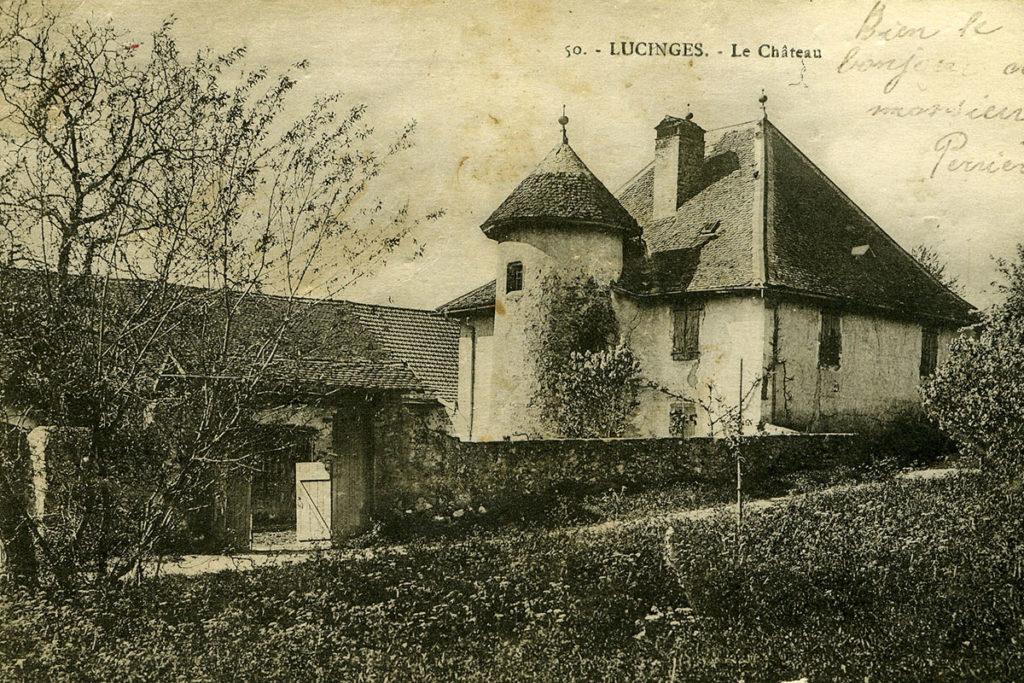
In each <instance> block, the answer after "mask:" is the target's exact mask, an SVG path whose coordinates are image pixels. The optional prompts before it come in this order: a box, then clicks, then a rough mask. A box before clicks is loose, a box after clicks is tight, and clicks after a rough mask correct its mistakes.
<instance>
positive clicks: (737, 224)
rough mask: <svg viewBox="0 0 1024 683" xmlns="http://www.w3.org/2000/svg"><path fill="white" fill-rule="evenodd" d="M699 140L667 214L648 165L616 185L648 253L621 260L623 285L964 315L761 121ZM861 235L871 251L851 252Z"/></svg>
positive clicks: (961, 304) (961, 305) (960, 305)
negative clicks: (698, 171)
mask: <svg viewBox="0 0 1024 683" xmlns="http://www.w3.org/2000/svg"><path fill="white" fill-rule="evenodd" d="M705 149H706V152H705V168H704V175H703V178H702V182H701V189H700V190H699V191H698V192H697V194H695V195H694V196H693V197H691V198H690V199H688V200H686V201H685V202H684V203H683V204H682V205H681V206H680V207H679V209H678V210H677V211H676V213H675V214H674V215H673V216H670V217H667V218H664V219H661V220H658V221H653V220H652V219H651V204H652V183H653V176H654V168H653V163H652V164H649V165H648V166H647V167H646V168H644V169H643V170H642V171H641V172H640V173H639V174H637V176H635V177H634V178H633V179H632V180H630V181H629V182H628V183H627V184H626V186H625V187H624V188H622V189H621V190H620V191H619V193H618V196H619V199H620V201H621V202H622V204H623V206H625V207H626V208H627V209H628V210H629V211H630V212H631V213H632V214H633V215H634V216H635V217H636V218H637V221H638V222H639V223H640V225H641V226H642V229H643V236H644V239H645V241H646V244H647V249H648V252H649V254H650V257H649V258H648V259H644V260H641V261H633V262H629V263H627V267H626V269H625V272H624V274H623V277H622V280H621V281H620V285H621V286H622V287H624V288H625V289H627V290H629V291H633V292H636V293H643V294H663V293H674V292H698V291H711V290H720V289H743V288H765V289H775V290H777V291H781V292H792V293H797V294H806V295H812V296H820V297H826V298H830V299H834V300H838V301H843V302H847V303H851V304H855V305H861V306H866V307H872V308H880V309H886V310H890V311H896V312H900V313H903V314H909V315H914V316H926V317H934V318H940V319H943V320H948V321H951V322H957V323H966V322H967V321H968V320H969V313H970V311H971V310H972V309H973V307H972V306H971V305H970V304H969V303H967V302H966V301H964V300H963V299H961V298H960V297H959V296H957V295H956V294H954V293H953V292H951V291H949V290H948V289H947V288H946V287H945V286H944V285H942V284H941V283H939V282H938V281H937V280H935V279H934V278H933V277H931V275H929V274H928V272H927V271H926V270H925V269H924V268H923V267H922V266H921V265H920V264H919V263H917V261H915V260H914V259H913V258H912V257H911V256H910V255H909V254H908V253H907V252H905V251H904V250H903V249H902V248H900V246H899V245H898V244H896V242H895V241H894V240H893V239H892V238H891V237H889V236H888V235H887V234H886V233H885V232H884V231H883V230H882V229H881V228H880V227H879V226H878V225H877V224H876V223H875V222H874V221H872V220H871V219H870V218H869V217H868V216H867V215H866V214H865V213H864V212H863V211H861V210H860V209H859V208H858V207H857V206H856V205H855V204H854V203H853V202H852V201H851V200H850V199H849V198H848V197H846V195H845V194H843V192H842V191H841V190H840V189H839V188H838V187H836V186H835V184H834V183H832V181H830V180H829V179H828V178H827V177H826V176H825V175H824V174H823V173H822V172H821V171H820V170H819V169H818V168H817V167H815V166H814V164H813V163H811V161H810V160H808V159H807V157H805V156H804V155H803V154H802V153H801V152H800V151H799V150H798V149H797V148H796V147H795V146H794V145H793V143H791V142H790V141H789V140H788V139H787V138H786V137H785V136H784V135H782V133H781V132H779V130H778V129H777V128H775V126H774V125H772V124H771V123H770V122H769V121H767V120H764V121H763V122H762V121H755V122H750V123H745V124H740V125H738V126H733V127H729V128H723V129H718V130H713V131H708V132H707V134H706V136H705ZM759 157H760V159H759ZM759 200H760V201H759ZM762 201H763V204H762V203H761V202H762ZM758 233H760V234H758ZM865 244H867V245H870V252H869V253H868V254H866V255H864V256H855V255H854V253H853V252H852V250H853V249H854V247H858V246H862V245H865Z"/></svg>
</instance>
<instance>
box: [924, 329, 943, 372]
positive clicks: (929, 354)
mask: <svg viewBox="0 0 1024 683" xmlns="http://www.w3.org/2000/svg"><path fill="white" fill-rule="evenodd" d="M938 363H939V334H938V332H936V331H935V330H930V329H928V328H925V329H923V330H921V376H922V377H929V376H931V375H933V374H935V367H936V366H937V365H938Z"/></svg>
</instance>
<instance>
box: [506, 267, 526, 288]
mask: <svg viewBox="0 0 1024 683" xmlns="http://www.w3.org/2000/svg"><path fill="white" fill-rule="evenodd" d="M522 288H523V262H522V261H513V262H512V263H510V264H508V267H507V268H505V291H506V292H518V291H520V290H521V289H522Z"/></svg>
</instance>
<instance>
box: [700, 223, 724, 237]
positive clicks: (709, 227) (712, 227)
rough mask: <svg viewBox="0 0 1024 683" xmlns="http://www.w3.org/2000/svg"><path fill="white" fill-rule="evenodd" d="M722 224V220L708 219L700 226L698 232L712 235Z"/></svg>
mask: <svg viewBox="0 0 1024 683" xmlns="http://www.w3.org/2000/svg"><path fill="white" fill-rule="evenodd" d="M721 224H722V221H708V222H707V223H705V224H704V225H702V226H701V228H700V234H702V235H714V234H715V233H717V232H718V226H720V225H721Z"/></svg>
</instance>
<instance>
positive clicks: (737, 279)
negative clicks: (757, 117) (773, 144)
mask: <svg viewBox="0 0 1024 683" xmlns="http://www.w3.org/2000/svg"><path fill="white" fill-rule="evenodd" d="M757 134H758V126H757V123H756V122H751V123H746V124H741V125H739V126H734V127H730V128H722V129H719V130H714V131H708V132H707V133H706V135H705V143H704V146H705V159H704V169H703V174H702V177H701V180H700V184H699V186H698V187H700V188H701V189H700V190H699V191H698V192H697V193H696V194H695V195H694V196H693V197H691V198H690V199H689V200H687V201H686V202H684V203H683V204H682V206H680V207H679V209H678V210H677V211H676V213H675V215H673V216H669V217H667V218H663V219H661V220H658V221H652V220H651V201H652V183H653V181H654V164H653V163H652V164H650V165H649V166H648V167H647V168H646V169H645V170H644V171H642V172H641V173H640V175H639V176H637V177H636V178H634V179H633V181H632V182H631V183H630V184H629V185H627V187H626V188H624V189H623V190H622V191H621V192H620V198H621V200H622V203H623V205H624V206H625V207H626V208H627V209H629V210H630V212H633V214H634V215H635V216H636V217H637V220H638V221H639V222H640V224H641V225H642V226H643V236H644V241H645V242H646V243H647V249H648V251H649V252H651V253H658V252H668V251H673V250H678V249H699V252H700V258H699V259H694V260H693V264H692V269H688V270H686V271H685V272H683V273H681V278H680V280H679V281H678V282H676V283H671V282H667V281H666V282H662V283H661V286H662V287H663V288H666V289H667V290H668V291H686V290H689V291H693V290H707V289H723V288H733V287H748V286H751V285H752V284H754V281H755V274H754V271H753V264H754V254H753V250H754V244H753V230H752V228H753V224H754V218H755V211H757V207H755V206H754V203H755V202H754V196H755V194H756V192H755V189H756V186H757V183H758V182H760V176H761V170H760V169H758V168H757V166H756V158H755V144H756V142H757ZM755 173H756V175H755ZM713 226H717V227H714V232H712V233H710V234H701V232H702V231H705V230H706V229H709V228H711V227H713ZM662 275H664V273H663V274H662Z"/></svg>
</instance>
